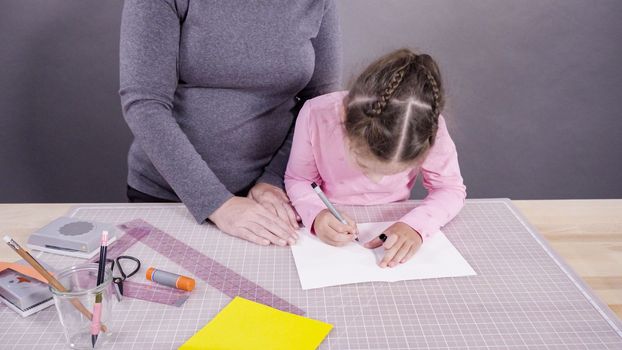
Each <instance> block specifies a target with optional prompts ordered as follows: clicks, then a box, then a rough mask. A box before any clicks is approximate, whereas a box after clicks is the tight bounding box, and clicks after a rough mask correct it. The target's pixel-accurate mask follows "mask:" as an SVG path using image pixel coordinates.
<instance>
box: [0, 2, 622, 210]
mask: <svg viewBox="0 0 622 350" xmlns="http://www.w3.org/2000/svg"><path fill="white" fill-rule="evenodd" d="M121 6H122V2H121V0H109V1H100V0H97V1H95V0H88V1H87V0H80V1H78V0H73V1H68V0H45V1H43V0H36V1H35V0H31V1H10V2H4V3H3V5H2V7H3V9H2V11H1V12H0V202H97V201H124V200H125V197H124V186H125V172H126V165H125V156H126V150H127V147H128V145H129V141H130V138H131V135H130V133H129V131H128V129H127V127H126V126H125V124H124V122H123V119H122V117H121V113H120V107H119V99H118V97H117V88H118V62H117V57H118V35H119V22H120V21H119V20H120V18H119V16H120V11H121ZM339 10H340V13H341V17H342V29H343V33H344V54H345V67H346V68H345V77H346V78H350V77H352V76H353V75H354V74H355V73H356V72H357V71H358V70H360V69H361V68H363V67H364V66H365V65H366V64H367V63H369V61H370V60H371V59H372V58H375V57H376V56H378V55H380V54H383V53H385V52H387V51H389V50H392V49H395V48H398V47H401V46H408V47H412V48H416V49H419V50H421V51H425V52H428V53H430V54H432V55H433V56H434V57H436V58H437V60H438V61H439V63H440V66H441V70H442V72H443V73H444V78H445V83H446V89H447V93H448V100H449V104H448V108H447V110H446V112H445V115H446V117H447V118H448V123H449V126H450V131H451V132H452V135H453V137H454V140H455V142H456V144H457V145H458V148H459V154H460V161H461V168H462V171H463V175H464V177H465V180H466V182H467V186H468V189H469V196H470V197H472V198H473V197H511V198H514V199H521V198H615V197H617V198H620V197H622V184H621V183H620V181H619V180H620V174H621V173H622V138H621V137H620V136H619V135H620V132H621V131H622V115H621V113H620V106H619V101H620V100H621V99H622V92H621V91H622V69H620V64H621V63H622V44H620V40H619V37H620V36H622V21H620V18H622V2H620V1H618V0H609V1H605V0H598V1H574V0H554V1H536V0H529V1H519V2H517V1H509V0H508V1H498V0H494V1H493V0H490V1H484V0H479V1H468V2H467V1H457V0H455V1H447V0H445V1H407V0H403V1H369V0H340V1H339ZM616 39H617V40H616ZM417 192H421V191H417Z"/></svg>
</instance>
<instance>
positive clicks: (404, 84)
mask: <svg viewBox="0 0 622 350" xmlns="http://www.w3.org/2000/svg"><path fill="white" fill-rule="evenodd" d="M443 105H444V96H443V89H442V85H441V77H440V73H439V70H438V66H437V65H436V63H435V62H434V60H433V59H432V58H431V57H430V56H428V55H426V54H421V55H418V54H415V53H413V52H412V51H409V50H406V49H402V50H398V51H395V52H393V53H391V54H389V55H387V56H385V57H382V58H380V59H379V60H378V61H376V62H374V63H373V64H372V65H371V66H369V67H368V68H367V69H366V70H365V71H364V72H363V73H362V74H361V75H360V76H359V77H358V78H357V79H356V81H355V83H354V86H353V87H352V89H351V90H350V91H349V92H335V93H331V94H327V95H323V96H320V97H316V98H314V99H311V100H309V101H307V102H306V103H305V105H304V106H303V108H302V110H301V111H300V113H299V115H298V120H297V122H296V130H295V133H294V140H293V145H292V150H291V155H290V158H289V163H288V165H287V170H286V172H285V187H286V190H287V193H288V195H289V197H290V199H291V201H292V204H293V205H294V207H295V208H296V210H297V211H298V214H299V215H300V217H301V218H302V222H303V224H304V225H305V226H306V227H309V228H311V231H312V232H315V234H316V235H317V236H318V237H319V239H321V240H322V241H323V242H325V243H328V244H331V245H336V246H340V245H344V244H347V243H349V242H351V241H352V240H353V239H354V238H355V237H356V235H357V229H356V224H355V223H354V221H353V220H352V219H350V218H348V217H347V216H345V215H344V217H346V221H348V225H344V224H342V223H340V222H339V220H337V219H336V218H335V217H334V216H333V215H332V214H331V213H330V212H329V211H328V210H327V209H326V206H325V205H324V204H323V203H322V201H321V200H320V199H319V197H318V196H317V195H316V194H315V192H314V191H313V189H312V188H311V183H312V182H316V183H317V184H319V185H320V186H321V188H322V190H323V191H324V193H325V194H326V196H327V197H328V198H329V199H330V200H331V201H332V202H334V203H337V204H347V205H373V204H383V203H390V202H395V201H401V200H406V199H408V198H409V196H410V192H411V189H412V187H413V186H414V184H415V180H416V177H417V174H418V173H421V174H422V176H423V186H424V187H425V188H426V189H427V191H428V195H427V197H426V198H425V199H424V201H423V203H421V205H419V206H418V207H416V208H415V209H413V210H412V211H411V212H409V213H407V214H406V215H404V216H403V217H402V218H401V219H399V220H398V221H397V222H396V223H395V224H393V225H392V226H390V227H389V228H388V229H387V230H386V231H385V232H384V235H385V236H383V235H380V236H382V238H384V239H386V241H384V243H383V240H381V238H380V236H379V237H378V238H375V239H373V240H371V241H369V242H367V243H365V246H366V247H367V248H376V247H379V246H380V245H382V246H383V247H384V249H385V255H384V257H383V259H382V260H381V262H380V266H381V267H387V266H389V267H393V266H396V265H397V264H399V263H404V262H406V261H408V260H409V259H410V258H411V257H412V256H413V255H414V254H415V252H416V251H417V249H418V248H419V246H420V245H421V244H422V242H423V240H424V239H425V238H426V237H429V235H430V234H433V233H434V232H436V231H438V229H439V228H440V227H441V226H443V225H445V224H446V223H447V222H449V221H450V220H451V219H452V218H453V217H454V216H456V214H458V212H459V211H460V209H461V208H462V206H463V205H464V199H465V197H466V192H465V187H464V185H463V183H462V176H461V175H460V169H459V167H458V156H457V153H456V148H455V145H454V143H453V141H452V140H451V137H450V136H449V133H448V132H447V127H446V125H445V120H444V119H443V117H442V116H441V115H440V113H441V110H442V109H443Z"/></svg>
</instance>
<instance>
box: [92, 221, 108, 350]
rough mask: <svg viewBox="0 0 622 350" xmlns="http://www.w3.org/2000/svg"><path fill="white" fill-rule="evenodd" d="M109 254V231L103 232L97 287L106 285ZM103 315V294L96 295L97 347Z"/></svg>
mask: <svg viewBox="0 0 622 350" xmlns="http://www.w3.org/2000/svg"><path fill="white" fill-rule="evenodd" d="M107 252H108V231H102V243H101V247H99V265H98V269H97V286H99V285H100V284H102V283H104V273H105V271H106V253H107ZM101 315H102V293H101V292H99V293H97V294H96V295H95V305H93V319H92V321H91V343H92V344H93V347H95V343H96V342H97V337H98V336H99V323H100V319H101Z"/></svg>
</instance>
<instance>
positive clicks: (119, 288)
mask: <svg viewBox="0 0 622 350" xmlns="http://www.w3.org/2000/svg"><path fill="white" fill-rule="evenodd" d="M96 262H97V261H96ZM122 262H123V263H122ZM128 262H129V263H128ZM106 263H110V271H111V272H112V283H113V285H114V291H115V294H116V296H117V300H118V301H121V299H122V297H123V281H125V280H126V279H128V278H130V277H132V276H134V275H135V274H136V273H137V272H138V270H140V260H138V259H137V258H135V257H133V256H129V255H119V256H118V257H116V258H115V259H106ZM115 265H117V266H118V268H117V271H118V272H119V273H118V275H117V276H115V271H114V266H115ZM123 265H125V270H124V269H123ZM128 266H129V267H131V269H130V270H129V272H128V273H126V270H128Z"/></svg>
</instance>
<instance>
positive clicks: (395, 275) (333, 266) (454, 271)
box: [292, 222, 476, 290]
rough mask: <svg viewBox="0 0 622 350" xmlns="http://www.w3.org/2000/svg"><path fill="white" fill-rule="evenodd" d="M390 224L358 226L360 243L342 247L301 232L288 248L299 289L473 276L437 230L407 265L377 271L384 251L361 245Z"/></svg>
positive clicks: (380, 223)
mask: <svg viewBox="0 0 622 350" xmlns="http://www.w3.org/2000/svg"><path fill="white" fill-rule="evenodd" d="M391 224H393V223H392V222H374V223H364V224H358V228H359V240H360V242H361V243H355V242H353V243H350V244H348V245H347V246H344V247H333V246H331V245H328V244H325V243H324V242H322V241H320V240H319V239H318V238H317V237H316V236H314V235H312V234H311V233H309V231H308V230H307V229H301V230H300V232H299V236H300V238H299V239H298V241H297V242H296V244H295V245H293V246H292V253H293V255H294V261H295V262H296V269H297V270H298V277H299V278H300V284H301V285H302V289H305V290H306V289H314V288H322V287H329V286H337V285H342V284H350V283H360V282H370V281H386V282H395V281H402V280H414V279H424V278H440V277H458V276H473V275H476V273H475V271H474V270H473V268H471V266H470V265H469V263H468V262H467V261H466V260H465V259H464V258H463V257H462V255H461V254H460V252H458V250H457V249H456V248H455V247H454V246H453V244H451V242H450V241H449V240H448V239H447V237H446V236H445V234H443V233H442V232H440V231H439V232H438V233H436V234H434V235H432V237H430V238H428V239H426V241H425V243H424V244H423V245H422V246H421V248H419V251H417V253H416V254H415V255H414V256H413V257H412V259H410V260H409V261H408V262H407V263H404V264H400V265H398V266H396V267H393V268H388V267H387V268H384V269H383V268H380V267H379V266H378V262H379V261H380V260H381V258H382V256H383V255H384V249H383V248H382V247H380V248H377V249H374V250H371V249H367V248H365V247H363V246H362V244H363V243H365V242H367V241H369V240H371V239H372V238H373V237H375V236H378V235H379V234H380V233H382V232H383V231H384V229H386V228H387V227H389V226H390V225H391Z"/></svg>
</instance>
